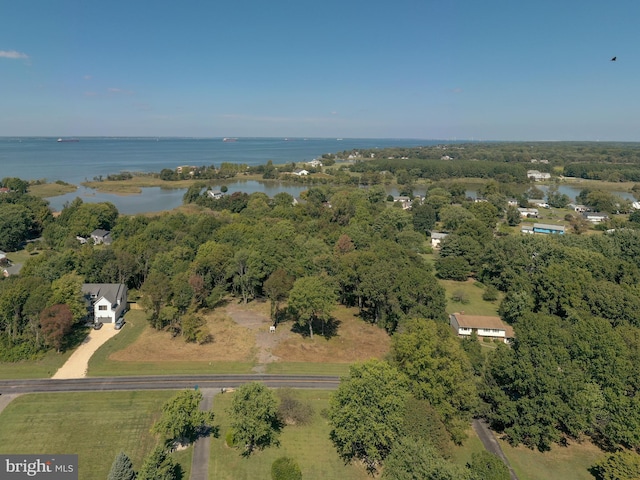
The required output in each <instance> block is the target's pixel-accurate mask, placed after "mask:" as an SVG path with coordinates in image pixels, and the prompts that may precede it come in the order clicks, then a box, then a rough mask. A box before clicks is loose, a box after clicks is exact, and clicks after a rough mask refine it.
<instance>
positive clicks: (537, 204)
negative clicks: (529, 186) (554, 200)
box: [527, 198, 549, 208]
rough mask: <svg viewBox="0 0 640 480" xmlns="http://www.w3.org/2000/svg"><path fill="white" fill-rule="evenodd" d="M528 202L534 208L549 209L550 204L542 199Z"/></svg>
mask: <svg viewBox="0 0 640 480" xmlns="http://www.w3.org/2000/svg"><path fill="white" fill-rule="evenodd" d="M527 202H528V203H529V204H530V205H533V206H534V207H540V208H549V204H548V203H547V202H545V201H544V200H543V199H541V198H530V199H529V200H527Z"/></svg>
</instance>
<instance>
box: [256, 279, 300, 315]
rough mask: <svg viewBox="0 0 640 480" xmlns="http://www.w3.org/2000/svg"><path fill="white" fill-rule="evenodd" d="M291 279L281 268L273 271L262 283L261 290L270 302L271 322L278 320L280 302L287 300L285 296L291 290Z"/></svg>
mask: <svg viewBox="0 0 640 480" xmlns="http://www.w3.org/2000/svg"><path fill="white" fill-rule="evenodd" d="M293 281H294V279H293V277H291V276H289V275H287V272H286V271H285V270H283V269H282V268H278V269H277V270H275V271H274V272H273V273H272V274H271V275H269V278H267V279H266V280H265V282H264V285H263V289H264V292H265V293H266V294H267V297H268V298H269V300H270V301H271V320H273V321H274V322H275V321H276V320H277V318H278V308H279V306H280V302H281V301H282V300H284V299H285V298H287V294H288V293H289V291H290V290H291V288H293Z"/></svg>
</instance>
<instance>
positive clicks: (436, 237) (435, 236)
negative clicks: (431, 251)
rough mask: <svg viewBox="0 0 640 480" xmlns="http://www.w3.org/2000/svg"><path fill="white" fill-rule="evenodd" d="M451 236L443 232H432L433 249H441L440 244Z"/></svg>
mask: <svg viewBox="0 0 640 480" xmlns="http://www.w3.org/2000/svg"><path fill="white" fill-rule="evenodd" d="M448 235H449V234H448V233H443V232H431V248H440V242H441V241H442V240H444V239H445V238H447V236H448Z"/></svg>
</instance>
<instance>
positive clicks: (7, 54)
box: [0, 50, 29, 59]
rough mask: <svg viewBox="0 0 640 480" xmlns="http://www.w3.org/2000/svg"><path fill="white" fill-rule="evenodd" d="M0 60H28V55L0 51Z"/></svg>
mask: <svg viewBox="0 0 640 480" xmlns="http://www.w3.org/2000/svg"><path fill="white" fill-rule="evenodd" d="M0 58H11V59H20V58H24V59H27V58H29V55H27V54H26V53H22V52H16V51H15V50H0Z"/></svg>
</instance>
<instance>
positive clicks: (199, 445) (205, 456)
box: [189, 388, 220, 480]
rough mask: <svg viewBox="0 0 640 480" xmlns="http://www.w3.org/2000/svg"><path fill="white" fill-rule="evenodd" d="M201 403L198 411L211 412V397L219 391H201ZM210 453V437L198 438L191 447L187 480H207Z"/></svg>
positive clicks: (208, 389) (210, 389)
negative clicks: (189, 470) (191, 452)
mask: <svg viewBox="0 0 640 480" xmlns="http://www.w3.org/2000/svg"><path fill="white" fill-rule="evenodd" d="M201 391H202V402H200V410H211V407H213V397H214V396H215V395H216V393H218V392H219V391H220V390H218V389H213V388H205V389H202V390H201ZM210 453H211V436H210V435H207V436H206V437H200V438H198V439H197V440H196V442H195V443H194V445H193V458H192V460H191V476H190V477H189V480H208V479H209V458H210Z"/></svg>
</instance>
